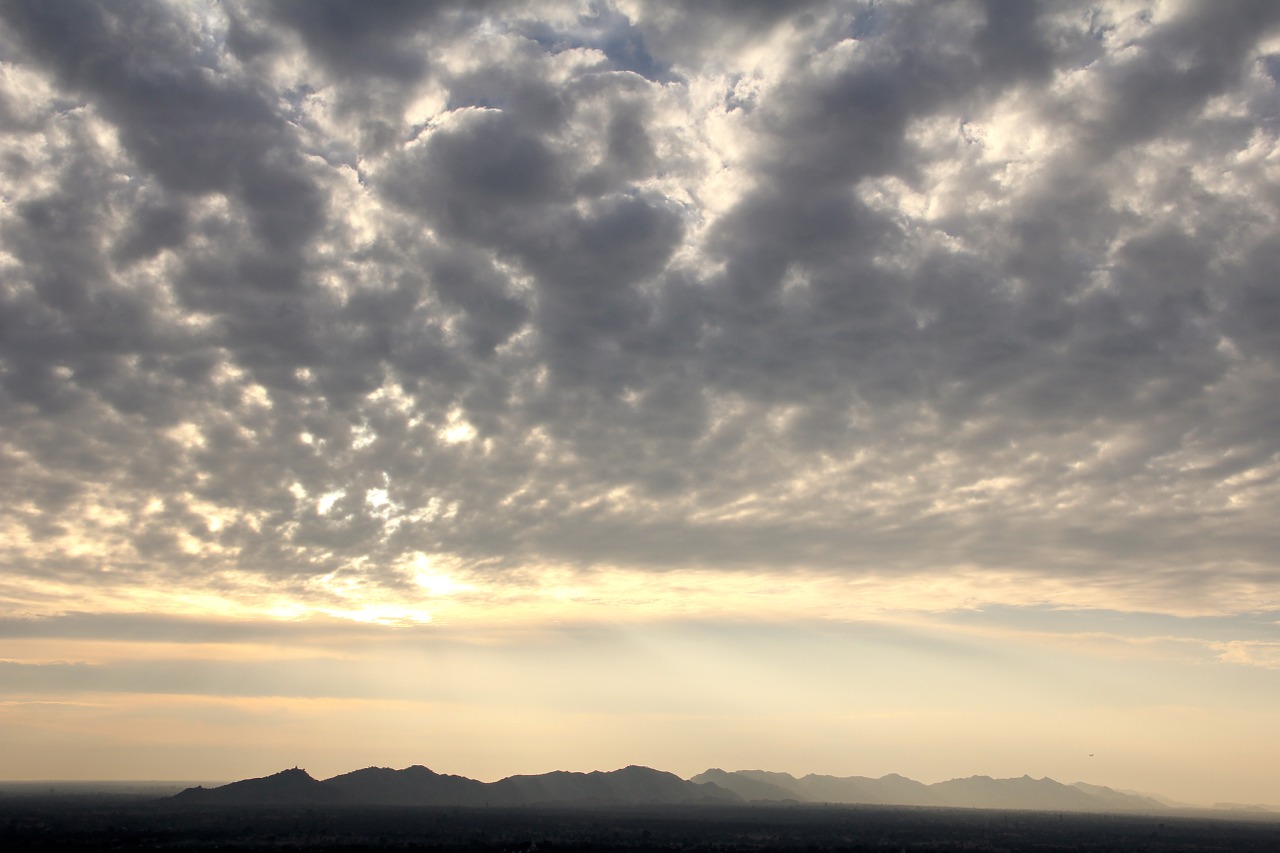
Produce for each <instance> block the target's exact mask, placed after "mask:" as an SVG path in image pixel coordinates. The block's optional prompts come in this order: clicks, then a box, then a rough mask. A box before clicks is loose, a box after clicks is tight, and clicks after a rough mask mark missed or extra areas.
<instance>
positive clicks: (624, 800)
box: [173, 765, 742, 807]
mask: <svg viewBox="0 0 1280 853" xmlns="http://www.w3.org/2000/svg"><path fill="white" fill-rule="evenodd" d="M173 799H174V800H176V801H178V802H181V803H186V804H190V805H218V806H221V805H233V806H246V805H258V806H320V805H353V806H354V805H361V806H372V805H376V806H472V807H482V806H539V805H601V806H604V805H681V804H704V803H719V804H726V803H740V802H742V798H741V797H739V796H737V795H736V794H734V793H733V792H731V791H728V790H726V789H724V788H721V787H719V786H718V785H715V784H711V783H707V784H701V783H696V782H688V781H686V780H684V779H681V778H680V777H679V776H676V775H675V774H674V773H666V772H664V771H661V770H653V769H651V768H649V767H637V766H631V767H624V768H622V769H621V770H614V771H611V772H608V773H604V772H601V771H598V770H596V771H592V772H590V773H570V772H566V771H562V770H560V771H555V772H552V773H543V774H541V775H537V776H508V777H507V778H505V779H500V780H498V781H497V782H480V781H477V780H475V779H468V778H466V777H464V776H450V775H442V774H439V773H435V772H434V771H432V770H429V769H428V768H426V767H423V766H422V765H414V766H413V767H406V768H405V769H403V770H392V769H390V768H387V767H366V768H364V769H363V770H354V771H352V772H350V773H343V774H342V775H340V776H334V777H332V778H330V779H325V780H323V781H320V780H317V779H314V778H313V777H312V776H311V775H310V774H308V773H307V772H306V771H305V770H299V769H298V768H296V767H295V768H293V769H291V770H283V771H281V772H279V773H275V774H272V775H270V776H263V777H261V778H257V779H245V780H242V781H240V782H232V783H231V784H229V785H222V786H220V787H217V788H203V787H195V788H188V789H187V790H185V791H183V792H182V793H180V794H178V795H176V796H175V797H174V798H173Z"/></svg>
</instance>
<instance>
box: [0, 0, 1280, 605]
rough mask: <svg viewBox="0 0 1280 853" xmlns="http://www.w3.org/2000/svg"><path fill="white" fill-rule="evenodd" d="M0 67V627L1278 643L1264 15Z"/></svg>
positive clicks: (587, 28) (1192, 13)
mask: <svg viewBox="0 0 1280 853" xmlns="http://www.w3.org/2000/svg"><path fill="white" fill-rule="evenodd" d="M0 21H3V24H2V26H0V63H2V64H0V71H2V72H3V73H2V75H0V124H2V125H3V127H4V128H5V131H4V132H3V135H2V136H0V170H2V171H3V180H2V183H3V185H4V187H5V190H4V195H3V204H2V206H0V282H2V283H0V480H3V482H4V483H5V484H6V486H5V493H6V496H5V498H4V500H3V502H2V503H0V533H2V535H0V541H2V542H3V544H2V545H0V549H3V550H2V551H0V561H2V562H3V565H4V567H5V575H6V579H5V580H4V581H3V585H4V586H3V590H0V592H2V593H3V595H4V597H5V601H6V602H7V603H6V604H5V607H6V608H7V609H8V611H9V612H11V613H17V614H22V613H50V612H56V611H57V610H59V609H63V608H65V606H66V604H65V600H64V597H65V595H66V591H67V590H68V589H74V590H77V591H78V592H77V594H78V595H82V596H85V597H86V598H87V599H89V598H93V597H94V596H101V597H104V600H105V597H109V596H112V595H118V596H125V597H126V598H127V594H128V592H129V591H130V590H143V589H156V588H159V589H166V590H172V591H175V593H176V592H181V591H189V592H191V594H193V595H194V594H196V592H197V591H198V592H200V594H211V595H215V596H216V595H226V596H235V595H237V594H242V595H250V594H253V593H252V591H253V590H262V589H273V590H277V591H285V592H286V594H288V595H292V596H294V597H295V598H296V599H297V600H300V601H301V600H306V601H312V602H314V603H315V604H316V606H318V607H321V606H325V605H326V602H328V603H330V604H333V603H334V602H342V601H347V602H348V603H350V602H351V601H357V603H358V602H359V601H365V600H366V599H377V600H379V601H387V600H395V599H402V600H405V601H414V602H425V603H424V604H423V607H424V608H425V610H427V611H429V610H430V609H431V606H430V602H431V600H432V599H434V598H440V597H443V596H447V595H449V594H451V593H454V592H456V591H457V589H458V587H457V586H451V585H457V584H470V585H471V588H472V589H473V590H475V589H487V588H492V589H495V590H497V589H501V590H505V592H504V593H503V594H504V595H508V596H510V595H518V594H521V593H520V592H519V591H520V590H531V589H537V588H538V587H539V585H540V583H541V581H540V579H542V578H545V577H547V574H546V573H547V572H548V571H550V569H552V568H553V569H554V570H555V576H556V577H557V578H562V577H563V575H564V573H565V572H570V573H579V574H580V577H581V578H583V580H582V581H581V582H582V584H584V585H585V586H584V588H585V589H587V590H589V591H588V592H587V593H584V595H587V596H590V595H591V594H593V593H591V592H590V590H592V589H595V590H596V592H595V593H594V594H599V595H607V594H608V589H609V587H608V586H607V579H608V578H609V577H610V573H611V572H623V573H627V576H629V577H632V576H636V575H637V574H640V575H643V574H645V573H671V572H677V571H688V572H707V571H711V572H736V573H739V574H741V573H747V574H752V573H761V572H768V573H770V574H787V573H808V574H812V573H817V574H820V575H828V576H835V577H837V578H841V579H845V580H849V581H852V582H856V581H858V580H859V579H865V578H878V579H883V580H885V582H886V583H889V582H898V583H906V584H908V585H909V584H910V583H911V582H912V579H914V578H920V577H925V576H927V577H930V578H937V577H939V576H942V577H945V576H947V575H948V574H949V573H951V574H955V573H959V572H963V573H965V577H966V578H971V577H974V576H978V577H987V578H989V579H990V583H989V588H988V589H987V590H986V591H985V592H981V593H979V594H978V600H986V601H993V602H1000V601H1004V602H1008V603H1019V604H1022V603H1029V602H1028V601H1027V596H1028V593H1025V592H1022V591H1020V590H1021V589H1023V588H1022V587H1019V586H1018V584H1017V583H1014V582H1013V581H1011V580H1010V578H1013V577H1020V578H1023V579H1024V580H1025V583H1026V584H1033V585H1035V586H1034V588H1035V589H1036V590H1039V591H1040V592H1038V593H1037V596H1036V600H1041V601H1050V602H1056V603H1061V604H1068V605H1085V606H1097V605H1103V606H1106V605H1107V604H1108V603H1110V604H1113V605H1116V606H1123V607H1125V608H1127V609H1151V610H1155V609H1172V610H1173V611H1174V612H1182V611H1194V610H1197V609H1199V610H1204V611H1211V612H1237V611H1243V610H1265V609H1275V608H1277V607H1278V606H1280V595H1278V594H1277V592H1278V590H1280V583H1278V582H1280V569H1278V567H1277V563H1276V560H1275V554H1276V553H1280V540H1278V539H1277V534H1276V527H1275V524H1274V516H1275V508H1276V506H1277V503H1278V501H1277V498H1278V497H1280V486H1278V483H1280V480H1278V477H1280V438H1278V437H1280V335H1277V333H1276V330H1277V329H1280V290H1278V289H1277V285H1276V281H1275V272H1276V270H1277V269H1280V236H1278V235H1280V229H1277V213H1278V210H1280V208H1278V205H1280V194H1277V192H1276V191H1275V187H1276V186H1280V173H1278V170H1280V160H1278V159H1277V157H1278V155H1277V150H1278V149H1277V147H1276V143H1277V132H1278V131H1280V91H1278V90H1277V79H1278V78H1280V6H1277V5H1276V4H1275V3H1271V2H1243V0H1242V2H1234V3H1226V4H1216V3H1215V4H1199V3H1175V2H1141V0H1133V1H1132V2H1114V3H1105V4H1088V3H1082V2H1080V3H1072V2H1067V3H1052V4H1048V3H1046V4H1034V3H1021V2H999V0H988V2H972V3H954V4H933V3H895V4H889V3H793V4H775V3H748V4H728V3H677V4H673V3H647V2H621V0H620V2H616V3H603V2H602V3H595V4H591V5H589V6H583V7H582V8H570V7H565V6H564V5H563V4H550V3H547V4H540V3H536V2H529V3H514V2H497V0H494V2H485V3H466V4H455V3H447V2H442V3H434V4H426V3H394V2H388V3H379V4H361V5H358V6H357V5H353V4H346V3H338V2H327V0H325V2H285V1H284V0H279V2H268V3H248V2H243V3H242V2H225V3H220V4H210V5H203V4H168V3H160V2H155V3H131V4H108V5H106V6H103V5H100V4H96V3H90V2H83V3H80V2H62V3H56V4H38V3H23V2H10V3H4V4H3V5H0ZM664 576H665V575H664ZM593 577H594V578H596V581H592V580H591V578H593ZM895 579H896V581H895ZM597 582H598V584H597V586H595V587H592V584H593V583H597ZM972 586H973V585H972V584H968V585H967V586H966V591H965V597H966V599H967V600H973V596H974V593H973V590H972ZM1027 588H1030V587H1027ZM246 590H248V591H249V592H246ZM1045 590H1049V591H1047V592H1046V591H1045ZM1112 594H1113V595H1114V599H1113V600H1112V601H1111V602H1107V601H1103V600H1101V599H1102V598H1105V597H1106V596H1107V595H1112ZM958 603H961V602H960V601H955V602H952V604H958ZM120 606H121V609H129V608H128V606H127V605H125V604H122V605H120ZM333 606H334V607H337V606H338V605H337V604H333ZM942 606H944V607H945V606H947V605H942ZM352 607H355V605H352ZM71 609H82V608H71ZM348 609H350V608H348ZM356 609H357V610H358V607H356Z"/></svg>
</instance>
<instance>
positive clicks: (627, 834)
mask: <svg viewBox="0 0 1280 853" xmlns="http://www.w3.org/2000/svg"><path fill="white" fill-rule="evenodd" d="M393 849H400V850H427V851H440V853H444V851H468V853H489V851H494V853H496V851H533V850H540V851H545V853H576V851H593V850H616V851H676V850H679V851H716V853H734V851H765V850H792V851H805V853H809V851H846V850H847V851H857V850H876V851H961V850H964V851H997V850H999V851H1039V853H1063V852H1064V851H1151V853H1175V851H1177V852H1178V853H1182V851H1232V853H1252V851H1258V852H1259V853H1262V851H1266V853H1274V852H1275V851H1280V823H1277V822H1275V821H1269V822H1268V821H1258V822H1253V821H1248V820H1243V819H1240V820H1230V819H1222V818H1212V817H1192V816H1177V817H1169V816H1162V817H1148V816H1131V815H1085V814H1056V813H1046V812H1010V811H987V810H978V809H972V810H969V809H966V810H958V809H939V808H920V807H917V808H906V807H899V808H890V807H883V806H838V807H837V806H832V807H821V806H772V807H770V806H706V807H697V806H684V807H644V808H625V809H623V808H615V809H607V808H596V809H586V808H583V809H567V808H557V809H532V808H527V809H453V808H435V809H431V808H411V807H402V808H390V807H382V808H356V807H343V808H330V809H317V808H304V807H298V808H272V809H268V808H257V809H255V808H235V807H227V808H207V807H205V808H180V807H175V806H174V805H172V804H169V803H157V802H154V801H149V802H140V801H137V800H129V799H126V798H60V799H53V798H45V799H39V798H33V797H21V798H16V797H3V798H0V850H3V851H5V853H8V852H9V851H15V853H16V851H26V850H41V851H53V850H57V851H105V850H120V851H124V850H151V851H155V850H224V851H225V850H233V851H234V850H295V851H321V850H331V851H356V850H393Z"/></svg>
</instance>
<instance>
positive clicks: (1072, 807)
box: [691, 769, 1167, 812]
mask: <svg viewBox="0 0 1280 853" xmlns="http://www.w3.org/2000/svg"><path fill="white" fill-rule="evenodd" d="M691 781H694V782H714V783H715V784H717V785H720V786H721V787H723V788H727V789H728V790H730V791H733V792H734V793H736V794H738V795H739V796H740V797H742V798H743V799H744V800H746V801H748V802H751V801H770V800H772V801H776V800H787V799H790V800H796V801H798V802H807V803H841V804H847V805H900V806H949V807H958V808H986V809H1033V810H1038V811H1089V812H1105V811H1125V812H1159V811H1165V810H1166V808H1167V807H1166V806H1165V805H1164V804H1162V803H1160V802H1159V801H1157V800H1155V799H1153V798H1151V797H1145V796H1141V795H1137V794H1128V793H1122V792H1120V791H1116V790H1114V789H1112V788H1107V787H1104V786H1101V785H1087V784H1084V783H1076V784H1074V785H1064V784H1062V783H1061V782H1056V781H1054V780H1053V779H1049V778H1044V779H1032V778H1031V777H1030V776H1022V777H1021V778H1018V779H992V778H991V777H990V776H970V777H968V778H966V779H951V780H948V781H946V782H937V783H934V784H932V785H925V784H924V783H922V782H917V781H915V780H914V779H908V778H906V777H905V776H899V775H897V774H896V773H894V774H890V775H888V776H882V777H880V778H879V779H872V778H869V777H866V776H845V777H840V776H818V775H809V776H804V777H802V778H800V779H797V778H795V777H794V776H792V775H790V774H789V773H769V772H764V771H760V770H740V771H736V772H734V773H726V772H725V771H724V770H719V769H714V770H708V771H706V772H705V773H700V774H698V775H697V776H694V777H693V779H692V780H691Z"/></svg>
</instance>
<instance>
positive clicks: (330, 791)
mask: <svg viewBox="0 0 1280 853" xmlns="http://www.w3.org/2000/svg"><path fill="white" fill-rule="evenodd" d="M173 799H175V800H177V801H179V802H183V803H191V804H196V805H218V806H324V805H336V804H338V803H341V802H343V800H344V797H343V795H342V792H341V791H339V790H337V789H335V788H333V787H330V786H328V785H326V784H325V783H324V782H319V781H316V780H315V779H313V778H311V775H310V774H309V773H307V771H305V770H299V769H298V768H296V767H295V768H293V769H292V770H281V771H280V772H279V773H274V774H272V775H270V776H263V777H261V778H259V779H242V780H241V781H239V782H232V783H231V784H229V785H220V786H219V787H217V788H204V787H201V786H198V785H197V786H196V787H194V788H187V789H186V790H185V791H182V792H180V793H178V794H175V795H174V797H173Z"/></svg>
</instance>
